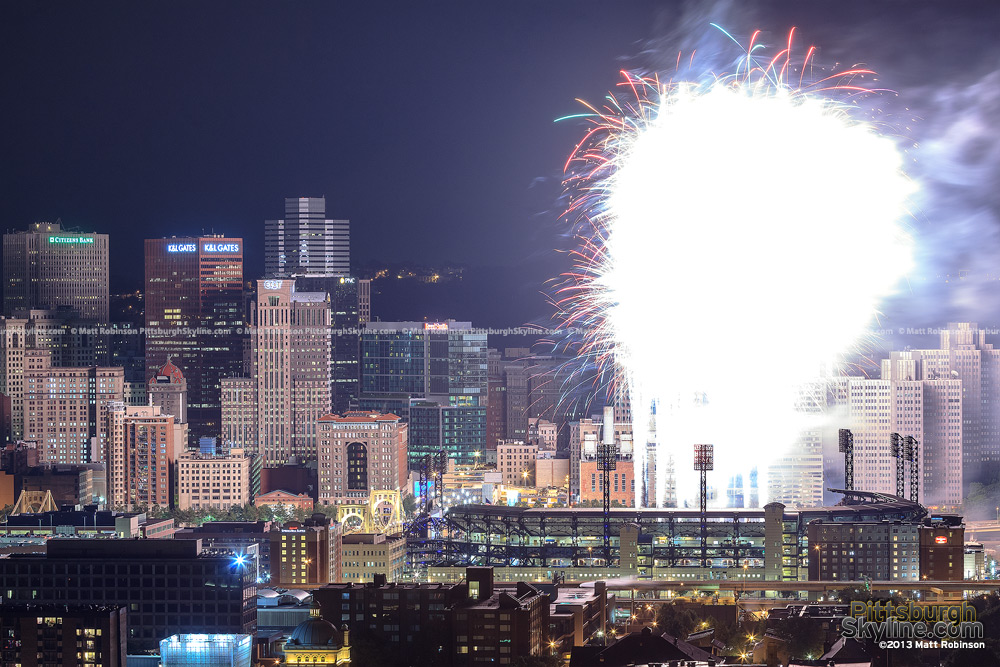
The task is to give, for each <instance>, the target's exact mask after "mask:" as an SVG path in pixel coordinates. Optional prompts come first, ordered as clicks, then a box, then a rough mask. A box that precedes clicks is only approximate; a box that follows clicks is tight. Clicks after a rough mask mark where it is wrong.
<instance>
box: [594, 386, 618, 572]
mask: <svg viewBox="0 0 1000 667" xmlns="http://www.w3.org/2000/svg"><path fill="white" fill-rule="evenodd" d="M601 429H602V430H601V436H602V437H601V444H599V445H598V446H597V469H598V470H600V471H601V491H602V492H603V494H604V566H605V567H610V565H611V471H612V470H614V469H615V468H617V467H618V447H616V446H615V408H614V406H610V405H609V406H605V408H604V424H603V425H602V427H601Z"/></svg>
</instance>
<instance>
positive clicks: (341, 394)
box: [295, 274, 360, 413]
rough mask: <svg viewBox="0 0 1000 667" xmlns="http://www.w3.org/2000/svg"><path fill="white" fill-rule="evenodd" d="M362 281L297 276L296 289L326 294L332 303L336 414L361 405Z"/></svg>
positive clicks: (332, 376)
mask: <svg viewBox="0 0 1000 667" xmlns="http://www.w3.org/2000/svg"><path fill="white" fill-rule="evenodd" d="M359 286H360V281H358V280H357V279H355V278H352V277H350V276H341V275H313V274H307V275H301V276H299V275H297V276H295V289H297V290H299V291H302V292H326V294H327V297H328V298H329V300H330V322H331V327H332V328H333V332H332V337H331V341H330V396H331V399H330V400H331V402H332V405H333V411H334V412H337V413H343V412H346V411H347V410H350V409H352V408H356V407H357V405H358V392H359V381H360V367H359V364H358V353H359V345H360V343H359V341H360V336H359V330H360V329H359V328H360V316H359V302H358V298H359Z"/></svg>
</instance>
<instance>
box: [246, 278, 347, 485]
mask: <svg viewBox="0 0 1000 667" xmlns="http://www.w3.org/2000/svg"><path fill="white" fill-rule="evenodd" d="M251 322H252V323H253V326H254V330H253V336H252V346H253V365H254V372H253V377H254V379H255V380H256V403H257V437H256V444H257V446H258V448H259V449H258V451H257V452H256V454H257V455H258V456H260V457H261V458H262V461H263V465H264V466H265V467H271V466H275V465H281V464H283V463H285V462H286V461H288V459H289V458H290V457H292V456H297V457H299V458H300V459H301V460H304V461H315V460H316V425H317V423H318V420H319V418H320V417H321V416H323V415H325V414H328V413H329V412H330V344H331V341H330V301H329V298H328V297H327V294H326V293H325V292H300V291H298V290H296V288H295V281H293V280H259V281H257V298H256V300H255V301H253V302H252V303H251Z"/></svg>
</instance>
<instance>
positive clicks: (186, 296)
mask: <svg viewBox="0 0 1000 667" xmlns="http://www.w3.org/2000/svg"><path fill="white" fill-rule="evenodd" d="M145 271H146V291H145V321H146V367H147V372H148V374H149V376H153V375H156V373H157V372H158V371H159V370H160V369H161V368H162V367H163V366H164V365H165V364H166V363H167V361H170V362H172V363H173V364H174V365H175V366H177V367H178V368H179V369H180V370H181V372H182V373H183V375H184V378H185V379H186V381H187V398H188V415H187V419H188V421H189V423H190V424H191V429H190V434H189V435H190V437H191V438H192V439H194V440H196V439H197V438H199V437H202V436H217V435H218V434H219V429H220V422H221V407H220V405H221V402H220V401H221V399H220V389H219V381H220V380H221V378H225V377H231V376H234V375H239V374H240V373H241V371H242V369H243V342H242V336H241V335H240V334H239V333H238V330H239V329H241V328H242V327H243V326H244V322H245V318H244V307H243V239H239V238H227V237H223V236H218V235H215V236H200V237H187V238H177V237H172V238H162V239H146V245H145Z"/></svg>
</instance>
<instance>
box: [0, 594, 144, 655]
mask: <svg viewBox="0 0 1000 667" xmlns="http://www.w3.org/2000/svg"><path fill="white" fill-rule="evenodd" d="M127 621H128V612H127V610H126V608H125V606H124V605H115V604H111V605H104V604H94V605H81V604H30V603H29V604H0V664H2V665H19V666H20V667H42V666H46V667H47V666H48V665H86V666H87V667H125V655H126V645H125V643H126V637H127Z"/></svg>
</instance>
